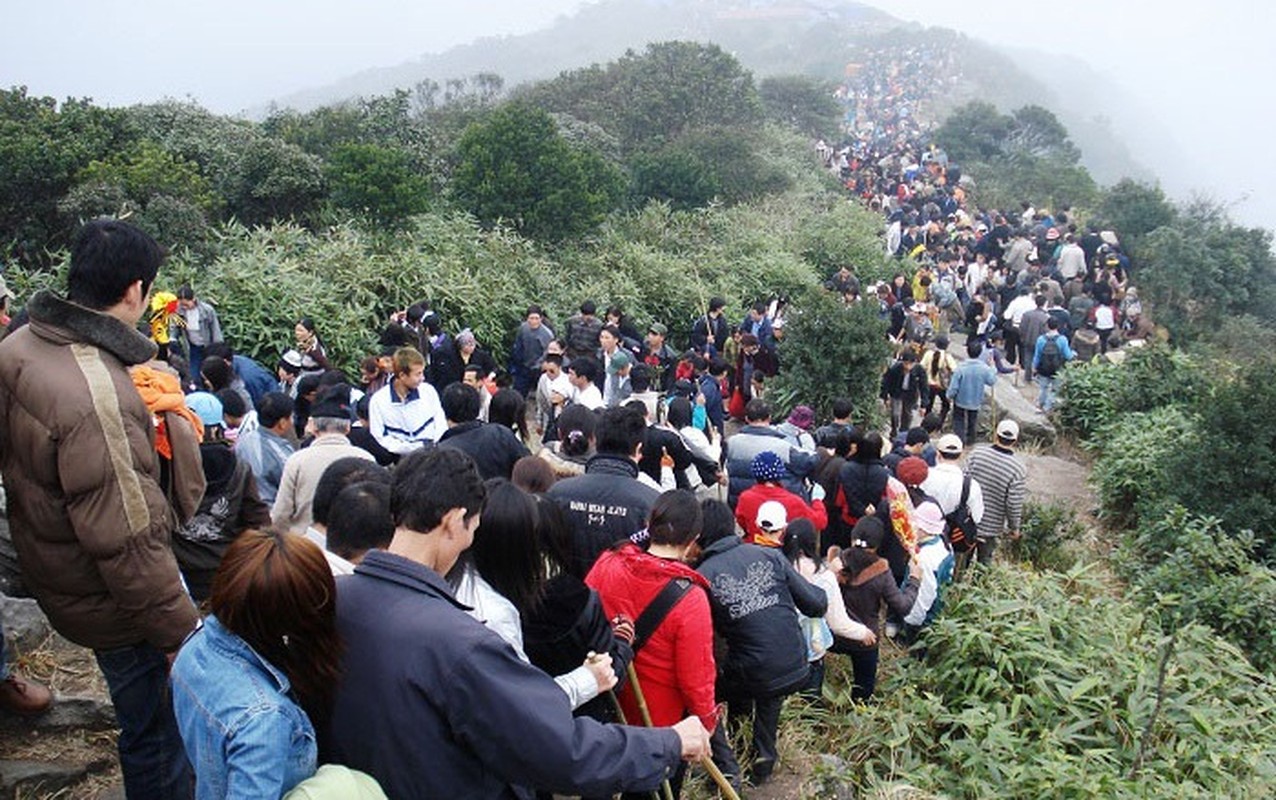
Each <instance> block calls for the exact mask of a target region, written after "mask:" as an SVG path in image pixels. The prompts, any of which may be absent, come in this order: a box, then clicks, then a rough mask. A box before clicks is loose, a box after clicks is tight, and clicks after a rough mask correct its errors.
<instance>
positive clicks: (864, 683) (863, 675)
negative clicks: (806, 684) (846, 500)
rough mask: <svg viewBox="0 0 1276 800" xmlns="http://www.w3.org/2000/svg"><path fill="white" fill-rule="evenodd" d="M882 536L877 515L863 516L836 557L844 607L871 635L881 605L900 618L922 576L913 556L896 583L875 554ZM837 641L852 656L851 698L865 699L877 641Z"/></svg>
mask: <svg viewBox="0 0 1276 800" xmlns="http://www.w3.org/2000/svg"><path fill="white" fill-rule="evenodd" d="M885 536H886V526H885V525H884V524H883V523H882V520H881V519H880V518H879V517H864V518H862V519H861V520H860V521H859V522H857V523H855V527H854V528H853V529H852V530H851V546H850V547H849V548H847V549H845V550H843V551H842V552H841V554H840V556H839V560H840V566H841V574H840V575H839V576H838V581H839V582H840V583H841V584H842V598H843V599H844V600H845V601H846V610H847V611H849V612H850V614H851V616H852V617H854V618H855V620H856V621H858V622H861V623H863V624H864V625H867V626H868V628H869V630H871V631H872V632H873V636H874V637H877V635H878V633H879V631H878V628H879V623H880V618H881V613H882V605H883V604H885V605H886V607H887V608H889V609H890V610H891V611H892V612H894V613H895V614H897V615H899V616H900V617H903V616H904V615H905V614H907V613H908V612H909V610H910V609H911V608H912V607H913V601H915V600H916V599H917V590H918V587H920V586H921V577H922V570H921V566H920V565H919V564H918V563H917V561H916V559H914V560H913V561H911V562H910V563H909V565H908V579H907V580H906V581H905V583H904V588H903V589H900V588H899V586H898V585H896V583H895V579H894V578H893V577H892V576H891V568H890V564H889V563H887V561H886V559H884V558H881V557H880V556H878V555H877V548H878V547H880V546H881V544H882V539H883V538H885ZM835 566H836V563H835ZM839 644H840V645H841V646H840V647H839V648H837V649H838V651H840V652H844V653H846V654H848V655H849V656H850V657H851V667H852V669H853V670H854V673H855V685H854V687H853V688H852V689H851V698H852V699H854V700H867V699H868V698H870V697H872V696H873V689H874V688H876V686H877V657H878V650H877V647H878V646H877V644H876V643H875V644H873V645H871V646H869V645H864V644H861V643H860V642H852V641H841V642H839Z"/></svg>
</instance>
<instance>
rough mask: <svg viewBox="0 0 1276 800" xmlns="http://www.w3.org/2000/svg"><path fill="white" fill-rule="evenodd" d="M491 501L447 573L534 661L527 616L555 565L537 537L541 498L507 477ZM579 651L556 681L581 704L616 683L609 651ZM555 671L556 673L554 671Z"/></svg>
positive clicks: (461, 597) (477, 613) (474, 612)
mask: <svg viewBox="0 0 1276 800" xmlns="http://www.w3.org/2000/svg"><path fill="white" fill-rule="evenodd" d="M486 485H487V502H486V503H485V504H484V506H483V511H482V514H481V516H480V518H479V526H478V529H477V530H476V531H475V532H474V543H473V544H471V545H470V547H469V549H468V550H466V551H465V552H464V553H463V554H462V555H461V558H460V560H459V561H458V562H457V563H456V566H455V567H453V569H452V571H451V572H450V573H449V574H448V582H449V583H450V584H452V587H453V589H454V591H455V593H456V599H457V600H458V601H460V602H461V603H463V604H465V605H466V606H469V608H470V609H471V610H470V615H471V616H473V617H474V618H475V619H477V620H479V621H480V622H482V623H483V624H485V625H486V626H487V627H489V628H491V629H492V630H493V631H495V632H496V634H497V635H499V636H500V637H501V638H502V639H504V640H505V641H506V642H507V643H508V644H509V645H510V647H512V648H513V649H514V652H515V653H517V654H518V657H519V658H520V659H522V660H523V661H527V662H528V663H531V661H530V659H529V658H528V656H527V653H526V651H525V650H524V647H523V617H524V615H528V616H532V615H536V614H537V613H538V612H539V611H540V609H541V605H542V603H543V602H544V599H545V586H546V583H547V580H548V572H549V568H550V562H549V559H548V558H546V554H545V552H544V548H542V547H541V544H540V541H539V537H538V522H539V515H540V511H539V509H538V504H537V501H536V498H535V497H533V496H532V495H530V494H528V493H527V492H525V491H523V490H522V489H520V488H518V487H517V486H515V485H514V484H512V483H510V482H509V481H508V480H505V479H504V478H494V479H492V480H489V481H487V484H486ZM588 655H589V654H588V653H582V654H580V656H579V658H577V659H576V662H575V663H574V664H572V665H570V667H569V668H568V669H566V670H564V671H563V674H558V675H556V676H555V678H554V680H555V681H556V682H557V683H558V685H559V686H560V687H561V688H562V690H563V691H564V692H565V693H566V694H567V697H568V699H569V700H570V701H571V703H572V707H573V708H576V707H578V706H580V705H582V704H584V703H586V702H588V701H590V700H592V699H594V698H595V697H597V696H598V695H599V694H600V693H601V692H605V691H607V690H608V689H610V688H611V687H612V686H614V685H615V684H616V680H617V676H616V674H615V671H614V670H613V668H612V662H611V658H610V656H609V654H608V652H607V651H606V650H603V651H595V658H592V659H591V658H588V657H587V656H588ZM551 674H552V673H551Z"/></svg>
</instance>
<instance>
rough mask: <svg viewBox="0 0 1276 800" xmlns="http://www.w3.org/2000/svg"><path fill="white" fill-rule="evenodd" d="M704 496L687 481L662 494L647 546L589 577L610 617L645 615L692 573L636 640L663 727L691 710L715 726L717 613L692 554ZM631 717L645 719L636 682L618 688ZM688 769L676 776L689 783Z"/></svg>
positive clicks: (607, 559)
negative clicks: (681, 592) (653, 625)
mask: <svg viewBox="0 0 1276 800" xmlns="http://www.w3.org/2000/svg"><path fill="white" fill-rule="evenodd" d="M702 519H703V517H702V514H701V511H700V504H699V503H698V502H697V501H696V497H695V495H694V494H693V493H692V492H690V491H688V490H685V489H679V490H677V491H672V492H666V493H665V494H662V495H661V496H660V498H659V499H658V500H657V501H656V504H655V506H654V507H653V508H652V510H651V516H650V518H649V519H648V521H647V534H648V536H649V537H650V542H651V544H650V546H649V548H648V550H647V551H646V552H644V551H643V550H641V549H640V548H639V547H638V546H637V545H635V544H632V543H630V542H626V543H624V544H622V545H620V546H618V547H616V548H613V549H611V550H607V551H605V552H604V553H603V554H602V555H600V556H599V557H598V561H597V562H596V563H595V564H594V567H593V569H591V570H590V571H589V574H588V575H587V576H586V577H585V583H586V584H588V585H589V587H590V588H592V589H594V590H595V591H596V592H598V595H599V597H600V598H601V599H602V602H603V610H604V611H605V612H606V614H607V616H608V618H610V619H615V618H616V617H617V616H623V617H627V618H628V619H631V620H635V621H637V620H639V619H640V618H641V617H642V612H643V610H644V609H646V608H647V606H648V605H649V604H650V603H651V602H652V601H653V600H654V599H655V598H656V596H657V595H658V594H660V592H661V591H662V590H663V589H664V588H665V586H666V585H667V584H668V583H669V582H670V581H673V580H676V579H685V580H688V581H690V582H691V588H690V590H689V591H687V592H686V593H685V594H684V595H683V596H682V597H681V599H679V600H678V601H677V603H676V604H675V605H674V606H673V608H672V609H671V610H670V611H669V613H668V614H667V615H666V616H665V617H664V619H663V620H662V621H661V622H660V625H659V626H658V627H657V628H656V629H655V631H654V632H652V634H651V636H650V637H649V638H648V639H647V641H646V642H643V643H636V644H635V650H636V653H635V655H634V662H633V663H634V668H635V670H636V671H637V673H638V680H639V682H640V683H641V684H642V691H643V695H644V697H645V698H646V700H647V708H648V710H649V711H650V712H651V724H652V725H654V726H656V727H660V726H666V725H672V724H673V723H675V722H678V721H680V720H682V719H683V718H684V717H685V716H686V714H687V713H688V712H689V713H691V714H695V715H696V716H698V717H699V718H700V721H701V722H702V723H703V724H704V726H705V728H707V729H708V730H709V731H711V732H712V731H713V729H714V726H715V725H716V724H717V709H716V707H715V705H714V694H713V690H714V680H715V678H716V675H717V669H716V667H715V666H714V661H713V621H712V617H711V616H710V612H709V596H708V594H707V592H708V588H709V587H708V584H707V583H706V582H705V579H704V578H703V577H701V576H700V574H699V573H697V572H696V571H695V570H693V569H692V568H691V567H689V566H687V563H686V562H687V561H689V560H690V559H691V557H693V556H694V555H695V552H694V551H695V550H696V539H697V538H698V537H699V536H700V528H701V524H702ZM618 694H619V696H620V705H621V708H622V709H623V710H624V712H625V718H626V719H627V720H629V722H630V723H631V724H641V722H642V717H641V715H640V713H639V710H638V703H637V701H636V700H635V699H634V694H633V690H632V688H631V687H630V686H628V685H626V686H625V688H624V690H622V691H620V692H618ZM681 778H682V771H681V770H680V771H679V774H678V775H677V776H676V778H675V780H673V781H671V784H674V785H675V792H676V785H677V784H680V783H681Z"/></svg>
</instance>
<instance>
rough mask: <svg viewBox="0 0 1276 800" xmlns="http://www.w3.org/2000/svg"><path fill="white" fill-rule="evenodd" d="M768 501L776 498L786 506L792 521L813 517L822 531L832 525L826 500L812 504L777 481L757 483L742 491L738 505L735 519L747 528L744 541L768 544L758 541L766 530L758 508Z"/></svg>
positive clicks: (818, 528)
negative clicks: (759, 519)
mask: <svg viewBox="0 0 1276 800" xmlns="http://www.w3.org/2000/svg"><path fill="white" fill-rule="evenodd" d="M768 500H775V501H777V502H779V503H780V504H781V505H783V506H784V510H785V513H787V514H788V517H789V522H792V521H793V520H795V519H803V518H805V519H809V520H810V521H811V522H813V523H815V529H816V530H817V531H822V530H824V529H825V528H826V527H828V524H829V515H828V512H827V511H825V510H824V501H823V500H816V501H815V502H813V503H812V504H811V505H809V506H808V505H807V504H806V501H805V500H803V499H802V498H800V497H798V496H797V495H795V494H793V492H790V491H789V490H788V489H785V488H784V487H783V486H780V485H779V484H775V483H757V484H754V485H753V486H751V487H750V488H748V489H745V490H744V491H743V492H741V493H740V499H739V500H738V501H737V502H736V504H735V519H736V522H738V523H740V527H741V528H743V529H744V541H745V542H747V543H748V544H768V542H765V541H754V540H755V539H757V537H758V535H759V534H761V533H762V529H761V528H759V527H758V508H760V507H761V506H762V504H763V503H765V502H767V501H768Z"/></svg>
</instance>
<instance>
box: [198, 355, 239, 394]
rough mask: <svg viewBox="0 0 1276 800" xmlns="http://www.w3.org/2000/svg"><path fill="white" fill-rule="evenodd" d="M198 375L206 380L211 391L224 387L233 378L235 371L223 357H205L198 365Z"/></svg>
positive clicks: (228, 384)
mask: <svg viewBox="0 0 1276 800" xmlns="http://www.w3.org/2000/svg"><path fill="white" fill-rule="evenodd" d="M199 375H200V377H201V378H203V379H204V380H205V381H207V382H208V385H209V386H210V387H212V391H213V392H217V391H219V390H221V389H225V388H226V387H227V386H230V382H231V381H232V380H234V379H235V371H234V370H233V369H231V367H230V363H229V362H227V361H226V360H225V359H223V358H205V359H204V360H203V362H202V363H201V364H200V365H199Z"/></svg>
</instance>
